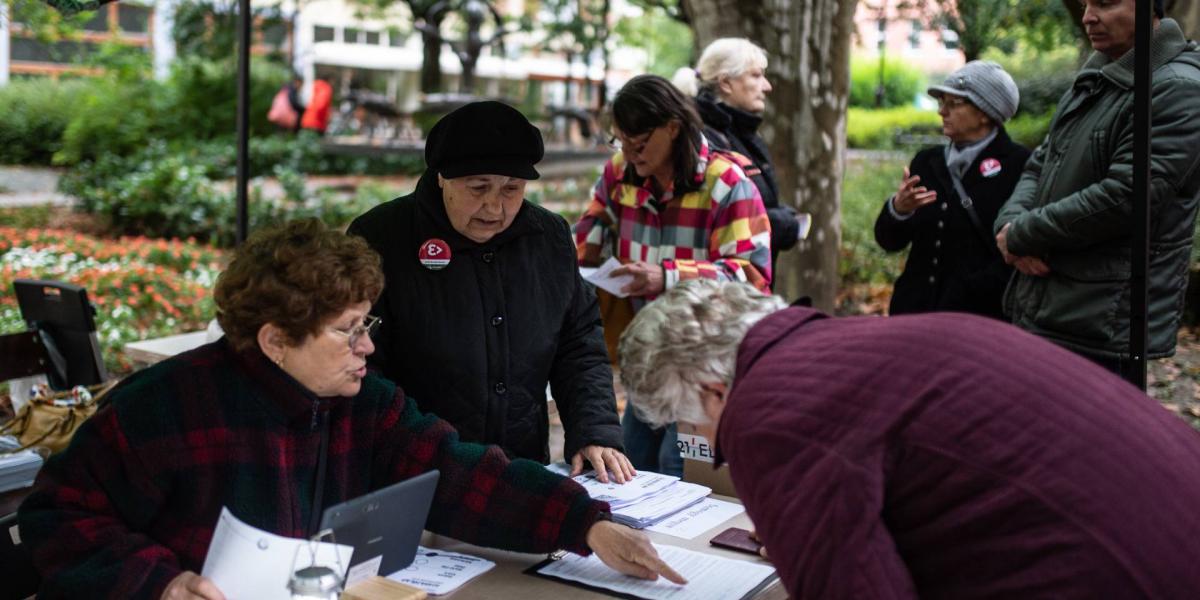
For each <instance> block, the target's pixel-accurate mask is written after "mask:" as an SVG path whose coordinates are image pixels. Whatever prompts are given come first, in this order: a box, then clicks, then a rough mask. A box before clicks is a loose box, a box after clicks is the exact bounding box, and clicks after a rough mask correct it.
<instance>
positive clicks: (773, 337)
mask: <svg viewBox="0 0 1200 600" xmlns="http://www.w3.org/2000/svg"><path fill="white" fill-rule="evenodd" d="M828 318H829V315H827V314H825V313H823V312H821V311H819V310H816V309H814V308H809V307H806V306H792V307H789V308H785V309H783V310H780V311H776V312H775V313H774V314H771V315H768V316H767V317H765V318H764V319H763V320H761V321H759V322H758V323H756V324H755V325H754V326H753V327H751V328H750V331H747V332H746V337H744V338H742V343H741V344H739V345H738V351H737V368H736V369H735V371H734V375H733V386H732V387H731V388H730V391H729V395H728V397H727V398H726V402H727V403H726V405H725V410H726V411H728V410H730V409H731V408H732V404H731V403H729V402H730V401H733V400H735V399H736V397H735V393H736V392H737V384H738V382H739V381H741V379H742V378H743V377H745V375H746V372H747V371H749V370H750V369H751V367H753V366H754V364H755V363H757V362H758V360H759V359H760V358H762V356H763V354H765V353H766V352H767V351H769V350H770V349H771V348H773V347H774V346H775V344H777V343H778V342H779V341H780V340H782V339H785V338H790V337H792V336H795V335H798V334H797V330H799V329H802V328H804V327H805V326H807V325H808V324H810V323H812V322H814V321H820V320H824V319H828ZM801 368H803V366H802V367H801ZM717 428H718V430H719V429H720V424H719V423H718V426H717ZM720 439H721V436H720V434H719V433H718V435H717V440H718V441H716V442H714V440H709V441H710V442H714V445H715V446H716V447H715V448H714V449H713V468H714V469H715V468H717V467H720V466H721V465H722V464H724V463H725V455H724V454H723V453H722V452H721V444H720V442H719V440H720Z"/></svg>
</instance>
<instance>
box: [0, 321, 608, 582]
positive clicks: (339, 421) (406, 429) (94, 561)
mask: <svg viewBox="0 0 1200 600" xmlns="http://www.w3.org/2000/svg"><path fill="white" fill-rule="evenodd" d="M110 398H111V402H110V403H109V404H108V405H106V406H105V407H104V408H102V409H101V410H99V411H98V412H97V413H96V414H95V415H94V416H93V417H92V418H91V419H90V420H89V421H88V422H86V423H85V424H84V425H83V426H82V427H80V429H79V431H78V432H77V433H76V435H75V438H74V440H73V441H72V443H71V446H70V447H69V448H68V449H67V450H66V451H64V452H63V453H62V454H60V455H58V456H55V457H53V458H51V459H50V460H49V461H48V462H47V464H46V466H45V467H44V468H43V469H42V471H41V473H40V474H39V476H38V479H37V482H36V484H35V485H34V489H33V492H32V494H31V495H30V496H29V498H28V499H27V500H26V501H25V503H24V504H23V505H22V506H21V508H20V512H19V524H20V531H21V535H22V537H23V538H24V539H25V542H26V543H27V544H28V545H29V547H30V549H31V551H32V553H33V560H34V563H35V564H36V566H37V568H38V571H39V572H40V574H41V576H42V578H43V580H44V581H43V584H42V589H41V592H40V593H39V595H38V597H39V598H43V599H50V598H85V597H86V598H100V597H108V598H154V599H157V598H158V597H159V596H160V595H161V593H162V591H163V589H164V587H165V586H166V585H167V583H168V582H170V581H171V579H173V578H174V577H175V576H176V575H178V574H179V573H180V572H182V571H185V570H191V571H196V572H199V571H200V570H201V568H202V566H203V563H204V557H205V554H206V552H207V549H208V545H209V542H210V540H211V539H212V534H213V530H214V528H215V526H216V523H217V517H218V515H219V514H220V512H221V507H222V506H228V507H229V509H230V510H231V511H232V512H233V514H234V515H235V516H237V517H238V518H239V519H242V520H243V521H245V522H247V523H249V524H250V525H253V526H255V527H258V528H260V529H264V530H266V531H270V532H272V533H276V534H279V535H284V536H290V537H302V536H307V535H308V534H309V533H311V532H309V531H308V528H309V522H310V516H311V513H312V512H313V507H312V504H313V502H312V497H313V494H314V489H315V481H314V480H315V474H316V465H317V455H318V449H319V447H320V437H321V434H320V429H321V427H322V425H319V423H321V422H322V420H327V422H328V424H329V451H328V464H327V471H326V475H327V477H326V479H325V485H324V494H323V496H322V498H323V502H322V504H323V505H324V506H331V505H333V504H336V503H339V502H342V501H345V500H348V499H351V498H354V497H356V496H360V495H362V494H364V493H366V492H369V491H372V490H375V489H378V488H381V487H384V486H386V485H388V484H391V483H394V482H396V481H399V480H403V479H407V478H409V477H412V476H414V475H417V474H420V473H423V472H426V471H429V470H431V469H434V468H436V469H440V470H441V478H440V480H439V482H438V488H437V492H436V496H435V498H434V501H433V508H432V511H431V512H430V515H429V521H428V523H427V525H426V527H427V528H428V529H430V530H431V531H434V532H436V533H439V534H443V535H447V536H450V537H454V538H458V539H461V540H465V541H468V542H471V543H475V544H480V545H485V546H494V547H499V548H504V549H508V550H516V551H523V552H548V551H552V550H554V549H557V548H566V549H569V550H572V551H574V552H588V548H587V546H586V543H585V538H586V533H587V530H588V529H589V528H590V527H591V525H592V524H593V523H595V522H596V521H597V520H598V519H602V518H606V513H607V512H608V505H607V504H605V503H603V502H596V501H593V500H591V499H590V498H589V497H588V495H587V492H585V491H584V489H583V488H582V487H580V486H579V485H578V484H576V483H575V482H573V481H571V480H569V479H566V478H563V477H561V476H559V475H555V474H553V473H550V472H549V471H547V470H546V469H545V468H543V467H542V466H541V465H540V464H537V463H535V462H532V461H527V460H513V461H510V460H509V459H507V458H506V457H505V455H504V453H503V452H502V451H501V450H500V449H499V448H498V447H496V446H484V445H479V444H468V443H463V442H459V441H458V434H457V433H456V432H455V431H454V429H453V428H451V427H450V425H449V424H447V423H446V422H445V421H442V420H440V419H438V418H436V417H434V416H432V415H426V414H421V413H420V412H419V411H418V410H417V408H416V404H415V403H414V402H413V401H412V400H411V399H406V398H405V397H404V393H403V392H402V391H401V390H400V389H399V388H397V387H396V386H395V385H394V384H392V383H391V382H389V381H387V380H385V379H382V378H380V377H377V376H375V375H368V376H367V377H366V378H365V379H364V380H363V384H362V389H361V391H360V392H359V394H358V395H357V396H355V397H354V398H317V397H316V396H315V395H313V394H312V393H311V392H309V391H308V390H307V389H306V388H304V387H303V386H301V385H300V384H299V383H298V382H297V381H296V380H294V379H292V378H291V377H290V376H288V375H287V374H286V373H285V372H284V371H283V370H281V369H279V368H278V367H276V366H275V365H274V364H272V363H271V362H270V361H269V360H267V358H266V357H265V356H264V355H263V354H262V353H261V352H259V351H257V350H254V351H253V352H236V351H234V350H233V349H232V348H231V347H230V346H229V345H228V344H227V343H226V342H225V340H220V341H217V342H215V343H212V344H208V345H206V346H202V347H200V348H198V349H196V350H193V351H191V352H187V353H184V354H181V355H179V356H177V357H175V358H172V359H170V360H167V361H165V362H162V363H159V364H157V365H155V366H153V367H150V368H149V369H146V370H144V371H142V372H140V373H137V374H135V375H133V376H132V377H130V378H129V379H128V380H126V381H125V382H124V383H123V384H122V385H121V386H120V387H119V388H117V389H116V390H114V391H113V393H112V394H111V396H110ZM283 583H284V582H280V585H283Z"/></svg>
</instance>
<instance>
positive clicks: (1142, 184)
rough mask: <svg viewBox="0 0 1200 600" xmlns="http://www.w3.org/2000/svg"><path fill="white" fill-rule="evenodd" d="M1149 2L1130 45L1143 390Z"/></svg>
mask: <svg viewBox="0 0 1200 600" xmlns="http://www.w3.org/2000/svg"><path fill="white" fill-rule="evenodd" d="M1152 4H1153V0H1137V5H1136V8H1137V17H1136V19H1135V22H1134V34H1135V35H1134V42H1133V48H1134V51H1133V59H1134V60H1133V190H1132V191H1133V193H1132V198H1131V200H1132V202H1133V236H1132V237H1133V239H1132V242H1131V245H1132V248H1131V250H1130V259H1131V263H1130V287H1131V290H1130V295H1129V355H1130V357H1131V358H1132V361H1133V364H1132V365H1131V367H1132V369H1131V371H1132V372H1130V373H1128V375H1129V380H1130V383H1132V384H1133V385H1136V386H1138V387H1139V388H1141V389H1143V390H1144V389H1146V317H1147V315H1146V309H1147V296H1146V271H1147V270H1148V269H1149V257H1150V84H1151V81H1150V80H1151V77H1152V75H1153V74H1152V72H1151V71H1150V40H1151V38H1152V37H1153V35H1154V28H1153V24H1152V22H1151V17H1152V11H1153V8H1152V6H1151V5H1152Z"/></svg>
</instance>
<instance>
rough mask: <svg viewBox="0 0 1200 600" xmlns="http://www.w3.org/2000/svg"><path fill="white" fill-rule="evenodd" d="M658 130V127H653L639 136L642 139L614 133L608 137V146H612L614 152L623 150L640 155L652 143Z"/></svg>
mask: <svg viewBox="0 0 1200 600" xmlns="http://www.w3.org/2000/svg"><path fill="white" fill-rule="evenodd" d="M657 131H658V129H657V128H655V129H652V130H650V132H649V133H646V134H643V135H641V136H638V137H639V138H640V139H637V140H634V139H631V138H626V137H622V136H619V135H614V136H612V137H610V138H608V147H609V148H612V149H613V151H614V152H623V153H625V154H626V155H629V154H634V155H640V154H641V153H642V151H644V150H645V149H646V146H647V145H648V144H649V143H650V139H651V138H653V137H654V134H655V132H657Z"/></svg>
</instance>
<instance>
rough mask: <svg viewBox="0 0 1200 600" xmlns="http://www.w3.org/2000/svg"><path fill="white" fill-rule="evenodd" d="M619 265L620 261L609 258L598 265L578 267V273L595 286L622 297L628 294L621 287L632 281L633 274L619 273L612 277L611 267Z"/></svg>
mask: <svg viewBox="0 0 1200 600" xmlns="http://www.w3.org/2000/svg"><path fill="white" fill-rule="evenodd" d="M619 266H621V263H620V262H619V261H617V259H615V258H609V259H608V260H606V261H604V264H602V265H600V266H599V267H579V274H580V275H582V276H583V278H584V279H585V280H587V281H590V282H591V283H592V284H593V285H595V286H596V287H598V288H600V289H602V290H604V291H606V292H608V293H610V294H612V295H614V296H616V297H618V298H624V297H625V296H627V295H628V294H626V293H625V292H622V291H621V288H623V287H625V286H627V285H629V284H630V283H633V276H632V275H621V276H619V277H613V276H612V271H613V269H615V268H617V267H619Z"/></svg>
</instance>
